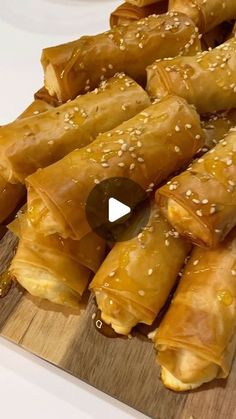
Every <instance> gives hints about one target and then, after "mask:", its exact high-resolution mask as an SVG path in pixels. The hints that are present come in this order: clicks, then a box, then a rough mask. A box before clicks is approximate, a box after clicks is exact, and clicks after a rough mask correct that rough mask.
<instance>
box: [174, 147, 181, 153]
mask: <svg viewBox="0 0 236 419" xmlns="http://www.w3.org/2000/svg"><path fill="white" fill-rule="evenodd" d="M175 152H176V153H179V152H180V148H179V147H178V146H177V145H176V146H175Z"/></svg>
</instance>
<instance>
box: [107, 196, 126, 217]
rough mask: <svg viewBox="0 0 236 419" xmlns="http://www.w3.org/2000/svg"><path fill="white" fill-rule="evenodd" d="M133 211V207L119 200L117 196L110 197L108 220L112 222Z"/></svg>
mask: <svg viewBox="0 0 236 419" xmlns="http://www.w3.org/2000/svg"><path fill="white" fill-rule="evenodd" d="M130 213H131V208H130V207H128V205H125V204H122V202H120V201H117V199H115V198H110V199H109V201H108V220H109V221H110V223H114V222H115V221H118V220H119V219H120V218H123V217H124V216H125V215H128V214H130Z"/></svg>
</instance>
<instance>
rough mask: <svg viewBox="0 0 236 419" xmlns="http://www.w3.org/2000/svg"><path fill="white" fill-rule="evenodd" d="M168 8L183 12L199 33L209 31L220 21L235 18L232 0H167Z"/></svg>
mask: <svg viewBox="0 0 236 419" xmlns="http://www.w3.org/2000/svg"><path fill="white" fill-rule="evenodd" d="M169 10H177V11H179V12H182V13H185V14H186V15H187V16H189V17H190V18H191V19H192V20H193V22H194V23H195V24H196V25H197V26H198V28H199V30H200V32H201V33H205V32H209V31H210V30H211V29H212V28H214V27H215V26H217V25H219V23H221V22H224V21H227V20H231V19H236V2H235V1H234V0H224V1H222V0H169Z"/></svg>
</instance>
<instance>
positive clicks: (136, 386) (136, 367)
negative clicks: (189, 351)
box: [0, 233, 236, 419]
mask: <svg viewBox="0 0 236 419" xmlns="http://www.w3.org/2000/svg"><path fill="white" fill-rule="evenodd" d="M15 244H16V239H15V238H14V237H13V236H12V235H11V234H10V233H7V234H6V235H5V237H4V238H3V239H2V241H1V243H0V267H1V271H2V270H4V269H5V268H6V266H7V265H8V264H9V261H10V259H11V257H12V255H13V252H14V246H15ZM93 313H94V304H93V301H92V299H91V298H89V296H87V301H86V298H85V301H84V303H83V304H82V306H81V310H80V311H79V310H78V311H72V310H69V309H65V308H61V307H59V306H56V305H53V304H51V303H49V302H47V301H43V300H39V299H34V298H33V297H31V296H29V295H28V294H27V293H23V292H22V290H19V289H18V288H17V287H16V286H15V287H13V288H12V289H11V290H10V292H9V294H8V295H7V297H5V298H4V299H1V300H0V334H1V336H3V337H5V338H7V339H9V340H10V341H12V342H14V343H16V344H17V345H19V346H20V347H22V348H24V349H26V350H27V351H30V352H32V353H34V354H35V355H37V356H39V357H41V358H43V359H45V360H47V361H49V362H51V363H53V364H55V365H56V366H58V367H59V368H62V369H63V370H65V371H67V372H69V373H70V374H72V375H74V376H75V377H78V378H80V379H81V380H83V381H85V382H87V383H89V384H91V385H93V386H94V387H96V388H98V389H99V390H102V391H103V392H105V393H107V394H109V395H111V396H113V397H115V398H116V399H118V400H120V401H122V402H124V403H126V404H128V405H130V406H132V407H133V408H135V409H137V410H139V411H141V412H143V413H145V414H146V415H148V416H150V417H151V418H155V419H190V418H191V419H192V418H193V419H236V362H235V363H234V365H233V369H232V372H231V374H230V377H229V379H228V380H218V381H215V382H213V383H210V384H207V385H205V386H204V387H202V389H201V390H197V391H192V392H190V393H188V394H175V393H174V392H171V391H169V390H167V389H165V388H164V387H163V385H162V383H161V381H160V379H159V374H160V371H159V367H158V366H157V364H156V363H155V352H154V350H153V345H152V343H151V342H149V341H148V340H147V339H146V338H145V337H143V336H141V335H137V336H135V337H133V338H132V339H120V338H118V339H108V338H106V337H104V336H102V335H101V334H99V333H98V332H97V331H96V329H95V327H94V325H93V321H92V315H93Z"/></svg>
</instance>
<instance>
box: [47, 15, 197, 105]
mask: <svg viewBox="0 0 236 419" xmlns="http://www.w3.org/2000/svg"><path fill="white" fill-rule="evenodd" d="M199 50H200V40H199V34H198V31H197V28H196V27H195V25H194V24H193V22H192V20H191V19H190V18H188V17H187V16H185V15H183V14H181V13H177V12H176V13H174V12H171V13H166V14H163V15H160V16H154V15H152V16H149V17H147V18H145V19H142V20H139V21H137V22H133V23H131V24H130V25H128V26H120V27H115V28H113V29H111V30H110V31H107V32H105V33H102V34H100V35H96V36H83V37H82V38H80V39H79V40H77V41H74V42H71V43H69V44H64V45H59V46H57V47H52V48H46V49H44V50H43V53H42V60H41V61H42V65H43V69H44V76H45V87H46V89H47V90H48V92H49V94H50V95H51V96H56V97H57V99H58V100H60V101H62V102H66V101H67V100H68V99H74V98H75V97H76V96H77V95H78V94H81V93H85V92H87V91H89V90H92V89H94V88H96V87H98V85H99V83H100V81H101V80H104V79H108V78H109V77H112V76H113V75H114V74H116V73H117V72H124V73H126V74H127V75H128V76H130V77H132V78H133V79H134V80H136V81H137V82H138V83H141V84H143V85H144V84H145V82H146V67H147V66H148V65H150V64H151V63H153V61H154V60H155V59H157V58H164V57H174V56H176V55H178V54H184V55H194V54H196V52H197V51H199ZM94 63H96V65H94Z"/></svg>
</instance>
